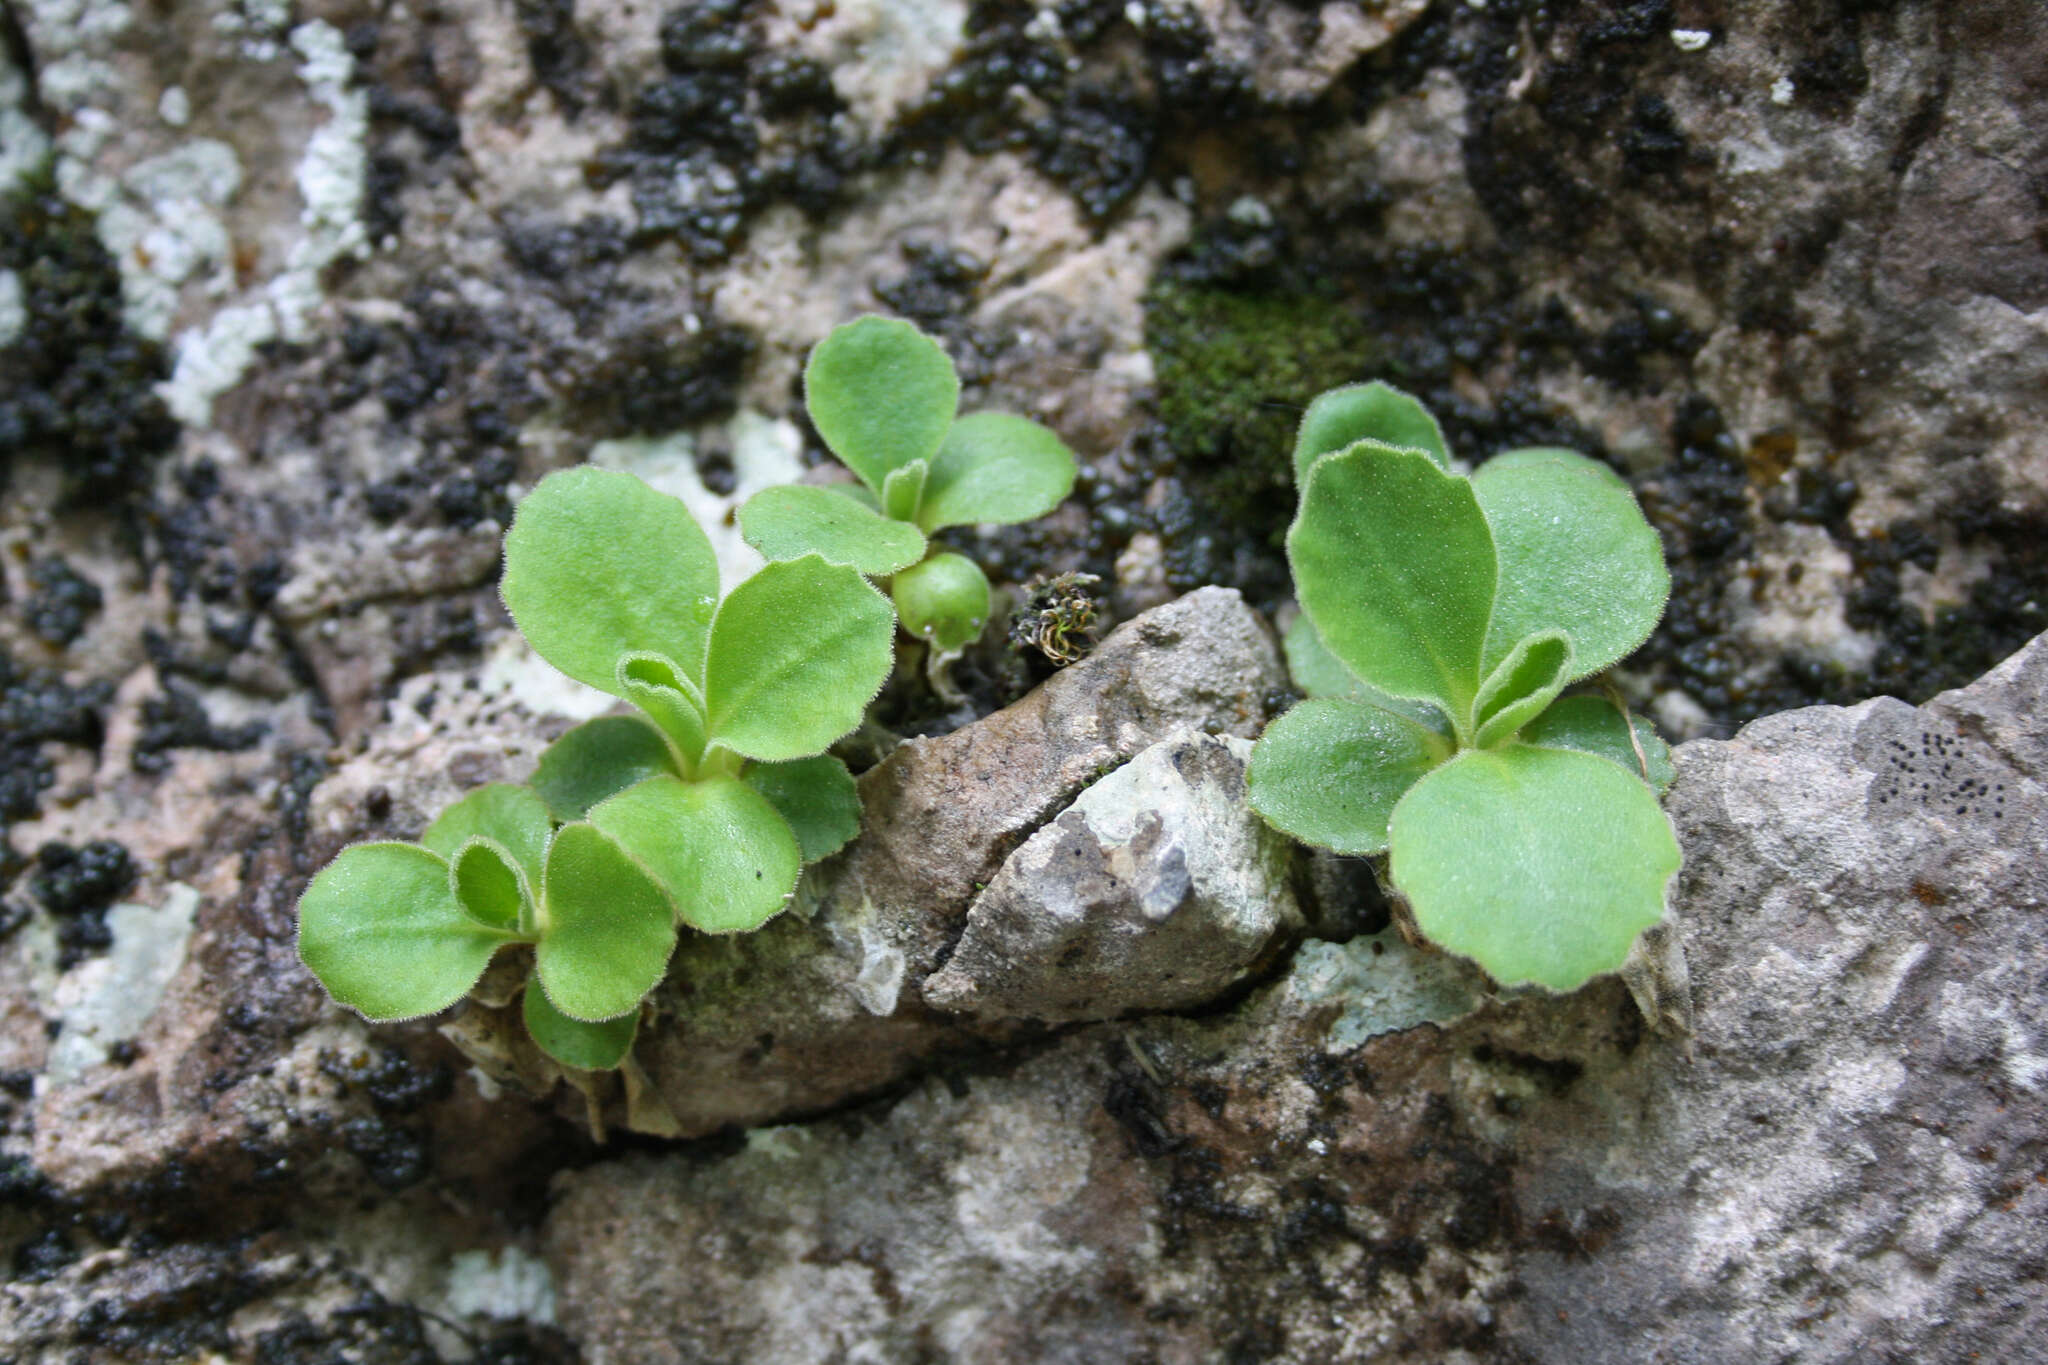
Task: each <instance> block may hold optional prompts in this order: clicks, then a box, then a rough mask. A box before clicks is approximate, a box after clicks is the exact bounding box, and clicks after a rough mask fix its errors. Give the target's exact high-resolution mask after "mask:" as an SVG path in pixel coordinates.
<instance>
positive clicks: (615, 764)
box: [503, 468, 895, 933]
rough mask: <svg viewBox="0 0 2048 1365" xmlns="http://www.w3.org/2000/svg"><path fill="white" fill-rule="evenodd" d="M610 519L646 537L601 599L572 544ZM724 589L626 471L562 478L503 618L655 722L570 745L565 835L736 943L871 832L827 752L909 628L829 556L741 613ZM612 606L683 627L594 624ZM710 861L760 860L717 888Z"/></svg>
mask: <svg viewBox="0 0 2048 1365" xmlns="http://www.w3.org/2000/svg"><path fill="white" fill-rule="evenodd" d="M785 491H797V490H785ZM804 491H811V492H818V493H820V494H821V495H823V496H827V497H829V496H831V495H829V494H824V493H823V490H804ZM833 501H834V502H836V503H841V504H843V505H844V506H847V507H852V508H854V509H855V510H857V511H858V510H863V509H860V508H859V506H858V504H856V503H853V502H850V501H847V500H845V499H840V498H834V499H833ZM607 522H609V523H612V524H617V525H622V526H632V527H639V528H643V536H642V539H641V541H640V543H639V544H638V545H637V546H636V547H635V551H636V552H635V553H633V554H631V555H625V556H612V557H610V558H608V559H606V561H605V563H604V568H605V571H606V572H607V573H609V574H614V575H617V577H616V578H614V579H613V580H612V582H611V585H610V586H609V587H608V588H602V589H601V588H600V587H599V585H598V584H596V583H595V582H593V581H592V579H591V577H590V573H589V559H588V558H587V557H586V556H585V555H584V554H583V553H582V548H581V545H582V542H581V541H580V540H578V539H575V538H571V537H566V536H562V535H559V534H557V528H558V527H559V526H562V525H571V526H577V527H585V526H588V525H592V524H600V525H601V524H606V523H607ZM717 588H718V581H717V566H716V562H715V560H714V559H713V557H712V554H711V548H710V541H709V540H708V539H707V538H706V537H705V535H704V532H703V531H702V530H701V529H700V528H699V527H698V526H697V524H696V522H695V521H694V520H692V519H691V518H690V516H689V514H688V511H687V509H685V508H684V507H683V505H682V503H681V502H680V501H679V500H677V499H675V498H672V497H670V496H668V495H667V494H665V493H660V492H657V491H655V490H654V489H652V488H649V487H648V486H647V485H646V484H645V483H643V482H641V481H640V480H639V479H636V478H634V477H632V476H631V475H627V474H619V473H613V472H609V471H605V470H597V469H587V468H585V469H571V470H565V471H563V472H561V473H558V474H552V475H549V476H548V477H547V478H546V479H544V480H542V481H541V483H540V485H539V486H538V487H536V488H535V489H534V490H533V492H532V493H530V494H528V495H527V497H526V499H525V500H524V501H523V502H521V503H520V505H519V512H518V515H517V516H516V517H515V518H514V519H513V523H512V529H511V531H510V532H509V533H508V534H507V536H506V538H505V578H504V586H503V591H504V595H505V603H506V606H507V607H508V608H509V609H510V610H511V612H512V617H513V620H515V621H516V622H518V624H519V627H520V629H521V630H522V631H524V632H525V633H526V636H527V638H528V639H529V640H530V641H532V642H533V644H534V648H535V650H536V651H537V652H538V653H539V654H540V655H541V657H542V658H544V659H547V660H548V661H549V662H550V663H553V664H555V665H556V666H557V667H559V668H561V669H562V671H563V672H565V673H568V674H569V675H570V676H571V677H576V678H579V679H580V680H581V681H584V682H588V683H590V685H591V686H593V687H598V688H601V689H602V690H604V691H606V692H609V693H611V694H612V695H614V696H617V697H619V698H621V699H623V700H625V701H627V702H630V703H632V704H633V705H634V706H635V707H636V708H637V709H638V710H639V712H640V715H638V716H601V717H599V718H597V719H596V720H591V721H586V722H585V723H584V724H582V725H579V726H577V727H576V728H575V729H573V730H571V731H569V732H568V733H567V734H565V735H563V736H562V738H560V739H558V740H556V741H555V743H553V744H552V745H550V746H549V747H548V749H547V751H546V752H545V753H543V754H542V755H541V759H540V764H539V767H538V768H537V769H536V771H535V773H534V778H533V785H534V788H535V790H536V791H537V792H538V793H539V794H540V796H541V798H542V800H544V801H545V802H546V804H547V806H548V809H549V811H550V813H551V814H552V815H553V817H554V818H555V819H556V820H558V821H563V822H568V821H575V820H583V819H588V820H590V821H591V822H592V823H593V824H595V825H596V826H597V827H598V828H600V829H603V830H605V831H606V832H607V833H608V834H609V835H610V836H611V837H612V838H613V839H614V840H616V841H617V842H618V843H619V844H620V845H621V846H622V847H624V848H625V849H626V850H627V851H628V852H629V853H630V854H631V855H632V856H633V857H635V858H636V859H638V860H639V861H640V862H641V863H642V864H643V865H644V866H646V867H648V868H649V869H651V870H652V871H653V872H654V874H655V876H656V878H657V879H658V880H660V881H661V883H662V885H663V886H664V888H665V889H666V890H667V891H668V893H669V894H670V896H671V897H672V898H673V899H674V901H675V905H676V913H677V915H678V916H679V917H680V919H681V921H682V922H683V923H684V924H687V925H689V926H690V927H692V928H695V929H699V930H703V931H705V932H710V933H731V932H736V931H739V930H743V929H751V928H754V927H756V926H758V925H759V924H761V923H763V922H764V921H766V920H767V919H768V918H769V917H770V916H772V915H773V914H774V913H775V912H776V911H777V910H779V909H781V908H782V906H783V905H784V904H785V902H786V900H787V898H788V895H789V893H790V891H791V890H792V889H793V888H794V887H795V885H796V879H797V876H798V875H799V873H800V872H801V870H802V866H803V864H804V863H806V862H814V861H816V860H818V859H819V858H824V857H828V856H830V855H831V854H832V853H834V852H836V851H837V850H838V849H840V848H841V847H843V846H844V845H845V844H846V843H847V842H848V841H849V840H850V839H852V838H853V836H854V835H855V834H856V833H857V832H858V831H859V827H860V807H859V800H858V797H857V796H856V795H855V788H854V783H853V777H852V774H850V773H849V772H847V770H846V765H845V764H843V763H841V762H840V761H839V760H838V759H835V758H832V757H830V756H829V755H827V754H826V753H825V750H826V748H827V747H829V746H830V745H831V744H832V743H833V741H835V740H837V739H838V738H839V737H840V736H842V735H844V734H846V733H847V732H848V731H850V730H852V729H853V728H855V727H856V726H857V725H859V724H860V720H861V716H862V714H863V713H864V712H865V711H866V709H867V704H868V702H869V701H871V700H872V699H873V698H874V696H875V694H876V693H877V692H878V691H880V690H881V686H882V682H883V680H884V679H885V678H886V677H887V676H888V673H889V669H890V663H891V655H892V643H891V642H892V638H893V636H894V632H895V615H894V613H893V612H892V610H891V609H890V606H889V603H888V601H887V600H886V599H885V598H883V597H882V596H881V594H879V593H877V592H876V591H875V590H874V588H873V587H871V586H870V585H869V584H868V582H867V581H866V579H865V578H863V577H862V575H861V573H860V571H859V570H858V569H857V568H854V567H852V566H850V565H846V564H836V563H832V562H829V561H827V560H826V559H825V557H824V556H822V555H820V554H817V553H816V552H812V551H807V552H805V553H803V554H801V555H799V556H796V557H794V558H791V559H787V560H779V561H773V562H770V563H769V564H767V565H765V566H764V567H763V568H762V569H761V570H760V571H759V572H758V573H756V574H754V575H753V576H752V577H750V578H748V579H747V580H746V581H744V582H742V583H741V584H739V585H738V586H737V587H735V588H734V589H733V590H732V591H731V592H730V593H729V594H727V595H726V596H725V597H724V598H723V600H720V599H719V598H718V596H717ZM598 591H605V592H610V593H613V594H620V595H625V596H629V597H631V596H642V595H644V596H646V597H649V598H655V599H659V600H662V601H665V602H667V603H668V604H669V606H670V608H671V610H670V612H669V613H668V614H662V615H657V614H653V613H645V612H638V611H626V610H610V611H601V612H585V610H584V600H585V598H586V597H587V595H589V594H591V593H593V592H598ZM707 601H708V602H709V603H710V606H709V607H708V609H706V608H705V607H704V604H705V603H706V602H707ZM529 622H532V623H534V624H533V625H531V626H530V625H529ZM599 635H602V636H603V637H604V638H602V639H599V638H595V637H597V636H599ZM578 669H580V670H581V671H580V672H579V671H577V670H578ZM707 791H716V792H718V793H720V794H721V795H720V799H719V800H717V801H715V802H707V801H706V800H705V799H704V793H705V792H707ZM696 845H704V846H707V847H712V846H715V847H716V848H719V849H723V850H725V851H727V852H731V851H734V850H739V849H745V850H749V851H750V852H751V855H752V856H753V857H754V859H755V860H754V861H751V862H746V863H745V865H744V866H742V865H741V863H740V862H739V861H734V862H732V863H731V865H730V866H728V867H727V868H726V869H725V872H724V873H723V874H706V873H704V870H703V869H704V867H705V866H706V863H705V861H704V860H705V859H706V858H713V861H715V858H714V856H713V855H712V854H709V853H705V854H701V855H700V854H697V853H692V852H689V851H687V848H686V846H691V847H694V846H696ZM792 850H794V856H792Z"/></svg>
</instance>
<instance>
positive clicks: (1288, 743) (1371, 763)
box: [1247, 701, 1451, 854]
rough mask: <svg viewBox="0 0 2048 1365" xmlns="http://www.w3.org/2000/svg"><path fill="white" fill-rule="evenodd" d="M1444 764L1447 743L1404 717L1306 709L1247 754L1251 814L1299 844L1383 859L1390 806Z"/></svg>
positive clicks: (1323, 706)
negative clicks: (1258, 816)
mask: <svg viewBox="0 0 2048 1365" xmlns="http://www.w3.org/2000/svg"><path fill="white" fill-rule="evenodd" d="M1450 756H1451V745H1450V742H1449V741H1447V740H1446V739H1444V738H1443V736H1441V735H1439V734H1437V733H1435V732H1434V731H1432V730H1428V729H1425V728H1423V727H1422V726H1420V725H1417V724H1416V723H1415V722H1414V721H1412V720H1410V719H1408V718H1407V717H1406V716H1401V715H1396V714H1395V713H1393V712H1392V711H1386V710H1382V709H1381V708H1379V707H1377V706H1368V705H1365V704H1363V703H1360V702H1353V701H1305V702H1303V703H1301V705H1299V706H1297V707H1295V708H1294V709H1293V710H1291V711H1289V712H1287V713H1286V714H1285V715H1283V716H1281V717H1280V718H1279V719H1278V720H1276V721H1274V722H1273V723H1272V724H1271V725H1268V726H1267V727H1266V732H1265V733H1264V734H1263V735H1261V736H1259V742H1258V743H1257V744H1254V745H1253V746H1252V761H1251V766H1250V769H1249V771H1248V773H1247V782H1248V784H1249V786H1250V789H1251V803H1252V809H1253V810H1256V811H1257V812H1258V813H1259V814H1260V815H1262V816H1264V817H1265V819H1266V823H1267V824H1269V825H1271V826H1273V828H1275V829H1277V830H1279V831H1281V832H1282V833H1284V834H1291V835H1293V836H1294V837H1295V838H1297V839H1299V840H1301V841H1302V842H1303V843H1305V844H1315V845H1316V846H1318V847H1320V848H1327V849H1333V850H1335V851H1336V852H1338V853H1355V854H1364V853H1380V852H1384V851H1385V849H1386V847H1387V818H1388V817H1389V816H1390V815H1391V814H1392V813H1393V810H1394V805H1395V803H1396V802H1398V801H1399V800H1400V799H1401V796H1402V794H1403V793H1405V792H1406V791H1407V790H1408V789H1409V788H1410V787H1412V786H1414V785H1415V783H1416V782H1418V781H1419V780H1421V778H1422V776H1423V774H1424V773H1427V772H1428V771H1429V770H1430V769H1431V768H1434V767H1435V766H1436V765H1437V764H1439V763H1442V762H1443V761H1444V760H1445V759H1447V758H1449V757H1450Z"/></svg>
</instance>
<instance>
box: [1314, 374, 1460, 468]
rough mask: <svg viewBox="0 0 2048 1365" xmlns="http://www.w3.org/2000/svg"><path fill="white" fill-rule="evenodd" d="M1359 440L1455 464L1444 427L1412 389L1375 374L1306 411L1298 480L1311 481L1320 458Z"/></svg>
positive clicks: (1331, 393) (1324, 396)
mask: <svg viewBox="0 0 2048 1365" xmlns="http://www.w3.org/2000/svg"><path fill="white" fill-rule="evenodd" d="M1359 441H1378V442H1379V443H1380V444H1382V445H1390V446H1401V447H1404V448H1406V449H1408V450H1419V451H1421V452H1423V453H1424V454H1425V455H1427V456H1429V458H1430V459H1432V460H1434V461H1435V462H1436V463H1437V465H1438V466H1439V467H1440V468H1443V469H1449V468H1450V467H1451V455H1450V450H1449V448H1448V447H1446V446H1445V445H1444V433H1443V428H1442V427H1439V426H1438V425H1437V424H1436V418H1435V417H1432V416H1431V415H1430V411H1429V409H1428V408H1425V407H1424V406H1422V404H1421V403H1420V402H1418V401H1416V399H1415V397H1414V396H1413V395H1412V394H1407V393H1403V392H1402V391H1401V390H1399V389H1397V388H1395V387H1394V386H1393V385H1391V384H1383V383H1381V382H1380V381H1379V380H1377V379H1375V380H1374V381H1373V382H1372V383H1370V384H1347V385H1345V386H1344V387H1343V388H1341V389H1331V390H1329V391H1328V392H1327V393H1323V394H1319V395H1317V397H1316V400H1315V401H1314V402H1313V403H1310V404H1309V405H1308V411H1307V412H1305V413H1303V414H1302V416H1301V429H1300V431H1298V432H1297V433H1296V434H1295V438H1294V486H1295V487H1297V488H1305V487H1307V486H1308V471H1309V467H1310V466H1311V465H1313V464H1314V463H1315V462H1316V461H1317V460H1318V459H1320V458H1322V457H1323V456H1325V455H1328V454H1331V453H1333V452H1335V451H1339V450H1342V449H1344V448H1345V447H1346V446H1349V445H1353V444H1355V443H1356V442H1359Z"/></svg>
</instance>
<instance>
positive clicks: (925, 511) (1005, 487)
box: [917, 412, 1075, 531]
mask: <svg viewBox="0 0 2048 1365" xmlns="http://www.w3.org/2000/svg"><path fill="white" fill-rule="evenodd" d="M1074 473H1075V465H1074V452H1073V451H1071V450H1069V449H1067V447H1066V443H1065V442H1063V441H1061V440H1060V438H1059V437H1057V436H1055V435H1053V433H1052V431H1051V430H1050V429H1049V428H1046V427H1043V426H1040V425H1039V424H1038V423H1036V422H1034V421H1032V420H1030V419H1029V418H1027V417H1015V416H1012V415H1011V414H1009V413H1006V412H977V413H972V414H970V415H968V416H966V417H962V418H961V419H960V420H959V421H957V422H955V423H953V426H952V429H951V430H949V431H948V432H947V433H946V439H945V441H944V442H943V443H941V444H940V446H939V453H938V454H937V455H936V456H934V457H933V458H932V471H931V476H930V477H929V478H928V479H927V480H926V481H925V486H924V503H923V505H922V506H921V507H920V508H919V509H918V514H917V524H918V525H919V526H922V527H923V528H924V529H925V530H927V531H936V530H938V529H939V528H940V527H942V526H973V525H978V524H980V523H983V522H1016V521H1029V520H1031V519H1032V518H1033V517H1042V516H1044V515H1045V514H1046V513H1047V512H1050V511H1051V510H1052V509H1053V508H1055V507H1057V506H1059V505H1060V503H1061V502H1062V501H1063V500H1065V498H1066V496H1067V494H1069V493H1071V492H1073V491H1074Z"/></svg>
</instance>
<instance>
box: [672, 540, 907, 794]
mask: <svg viewBox="0 0 2048 1365" xmlns="http://www.w3.org/2000/svg"><path fill="white" fill-rule="evenodd" d="M895 626H896V618H895V613H893V612H892V611H890V610H889V603H888V602H887V601H886V600H885V599H884V598H883V597H882V595H881V594H880V593H878V592H876V591H875V590H874V589H873V588H871V587H869V586H868V582H867V580H866V579H864V578H862V577H861V576H860V574H859V573H858V572H857V571H855V570H853V569H850V568H848V567H846V566H845V565H844V564H827V563H826V562H825V561H824V560H823V559H820V558H819V557H818V556H816V555H805V556H804V557H803V558H802V559H792V560H786V561H783V562H781V563H775V564H769V565H767V566H765V567H764V568H762V569H761V570H760V572H758V573H756V574H755V575H754V576H753V577H752V578H749V579H748V580H747V581H746V582H744V583H742V584H740V585H739V586H738V587H737V588H734V589H733V590H732V592H731V594H730V595H729V596H727V598H726V599H725V601H724V602H722V603H720V604H719V608H718V616H717V619H716V620H715V621H714V622H713V623H712V627H711V653H710V659H709V662H708V663H707V665H706V667H705V679H704V700H705V703H706V706H707V713H708V714H707V718H708V720H709V722H710V735H711V739H712V741H713V742H714V743H717V744H722V745H724V746H725V747H726V748H728V749H730V750H732V751H733V752H734V753H737V754H742V755H744V756H746V757H747V758H753V759H760V760H762V761H763V762H776V761H779V760H781V759H787V758H807V757H809V756H810V755H812V754H816V753H823V752H824V750H825V748H826V746H827V745H829V744H831V743H832V741H833V740H835V739H837V738H839V737H840V736H841V735H843V734H845V733H846V732H847V731H849V730H851V729H853V728H854V727H855V726H856V725H859V724H860V718H861V714H862V712H864V711H866V710H867V705H868V703H869V702H870V701H872V700H874V696H875V694H876V693H877V692H879V691H881V690H882V682H883V680H884V679H886V678H887V677H888V676H889V665H890V660H891V658H892V655H893V650H894V645H895V637H896V630H895Z"/></svg>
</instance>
